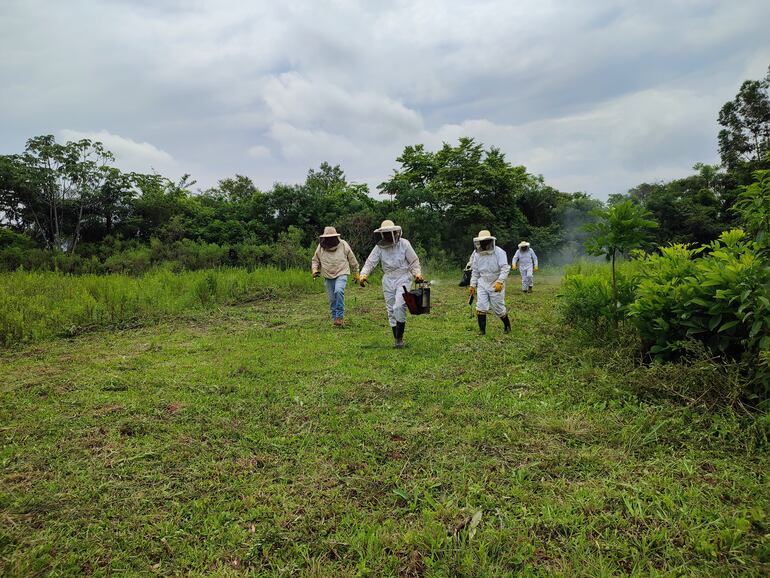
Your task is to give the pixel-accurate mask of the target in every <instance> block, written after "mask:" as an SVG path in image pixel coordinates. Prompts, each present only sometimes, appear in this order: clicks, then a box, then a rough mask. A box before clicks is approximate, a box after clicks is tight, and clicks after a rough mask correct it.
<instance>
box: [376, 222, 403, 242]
mask: <svg viewBox="0 0 770 578" xmlns="http://www.w3.org/2000/svg"><path fill="white" fill-rule="evenodd" d="M400 238H401V227H399V226H398V225H396V224H395V223H394V222H393V221H390V220H386V221H383V222H382V224H381V225H380V228H379V229H375V230H374V241H375V242H376V243H377V244H378V245H379V246H380V247H390V246H392V245H395V244H396V243H398V240H399V239H400Z"/></svg>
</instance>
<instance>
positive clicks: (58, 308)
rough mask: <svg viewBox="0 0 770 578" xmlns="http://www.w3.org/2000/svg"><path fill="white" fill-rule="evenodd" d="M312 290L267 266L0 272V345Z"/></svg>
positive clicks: (306, 281) (296, 276) (298, 275)
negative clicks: (109, 272)
mask: <svg viewBox="0 0 770 578" xmlns="http://www.w3.org/2000/svg"><path fill="white" fill-rule="evenodd" d="M311 287H312V283H311V280H310V278H309V276H308V275H307V273H306V272H305V271H297V270H292V271H282V272H279V271H278V270H277V269H271V268H262V269H257V270H255V271H246V270H245V269H216V270H213V269H212V270H208V271H189V272H184V273H172V272H171V271H168V270H165V269H156V270H154V271H151V272H149V273H147V274H145V275H142V276H140V277H129V276H127V275H62V274H59V273H51V272H24V271H18V272H15V273H0V346H3V345H5V346H8V345H13V344H15V343H18V342H32V341H36V340H39V339H45V338H48V337H52V336H57V335H58V336H61V335H70V336H71V335H75V334H77V333H81V332H83V331H86V330H92V329H94V328H103V327H120V326H126V325H137V324H146V323H152V322H154V321H157V320H158V319H161V318H163V317H165V316H169V315H180V314H182V313H186V312H188V311H195V310H199V309H207V308H212V307H215V306H218V305H222V304H227V303H234V302H239V301H253V300H259V299H270V298H274V297H276V296H278V295H280V294H287V293H289V292H292V293H297V292H309V291H310V290H311Z"/></svg>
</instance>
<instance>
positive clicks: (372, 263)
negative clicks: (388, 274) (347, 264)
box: [361, 245, 382, 277]
mask: <svg viewBox="0 0 770 578" xmlns="http://www.w3.org/2000/svg"><path fill="white" fill-rule="evenodd" d="M380 257H382V249H380V246H379V245H375V246H374V249H372V252H371V253H369V257H368V258H367V259H366V263H364V268H363V269H361V277H368V276H369V273H371V272H372V271H373V270H374V268H375V267H376V266H377V265H378V264H379V262H380Z"/></svg>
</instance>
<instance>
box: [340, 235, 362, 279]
mask: <svg viewBox="0 0 770 578" xmlns="http://www.w3.org/2000/svg"><path fill="white" fill-rule="evenodd" d="M343 243H345V250H346V251H347V253H346V254H347V257H348V264H349V265H350V272H351V273H352V274H353V277H354V278H355V277H357V276H358V259H356V255H355V253H353V249H351V248H350V245H348V243H347V241H343Z"/></svg>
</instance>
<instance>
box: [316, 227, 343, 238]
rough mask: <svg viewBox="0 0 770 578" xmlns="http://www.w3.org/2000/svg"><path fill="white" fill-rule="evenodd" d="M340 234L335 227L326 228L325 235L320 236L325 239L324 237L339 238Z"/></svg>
mask: <svg viewBox="0 0 770 578" xmlns="http://www.w3.org/2000/svg"><path fill="white" fill-rule="evenodd" d="M339 236H340V234H339V233H338V232H337V229H335V228H334V227H324V234H323V235H320V237H321V238H322V239H323V238H324V237H339Z"/></svg>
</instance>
